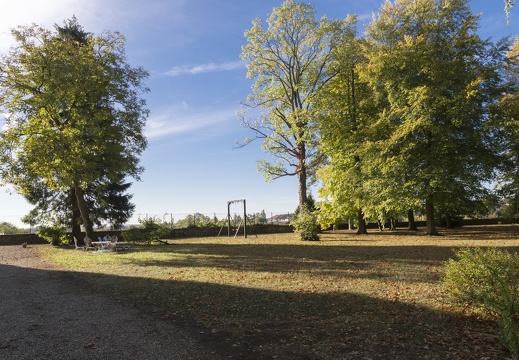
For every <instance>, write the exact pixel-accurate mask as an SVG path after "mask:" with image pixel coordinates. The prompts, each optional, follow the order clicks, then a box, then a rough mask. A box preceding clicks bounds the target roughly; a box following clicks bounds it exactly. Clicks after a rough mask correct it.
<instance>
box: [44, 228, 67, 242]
mask: <svg viewBox="0 0 519 360" xmlns="http://www.w3.org/2000/svg"><path fill="white" fill-rule="evenodd" d="M38 237H41V238H42V239H45V240H47V241H48V242H49V243H50V244H52V245H63V244H68V243H69V238H68V236H67V234H65V231H64V229H63V228H61V227H59V226H49V227H42V228H40V231H39V233H38Z"/></svg>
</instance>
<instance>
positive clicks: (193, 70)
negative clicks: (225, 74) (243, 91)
mask: <svg viewBox="0 0 519 360" xmlns="http://www.w3.org/2000/svg"><path fill="white" fill-rule="evenodd" d="M242 68H245V62H244V61H241V60H240V61H229V62H224V63H219V64H216V63H207V64H200V65H184V66H175V67H174V68H172V69H171V70H169V71H168V72H166V75H167V76H180V75H196V74H204V73H212V72H221V71H232V70H236V69H242Z"/></svg>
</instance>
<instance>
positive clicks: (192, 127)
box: [146, 103, 236, 139]
mask: <svg viewBox="0 0 519 360" xmlns="http://www.w3.org/2000/svg"><path fill="white" fill-rule="evenodd" d="M234 120H236V109H235V108H233V109H219V110H214V109H211V110H201V111H192V110H191V109H189V107H188V106H187V104H186V103H182V104H181V105H179V106H175V107H172V108H169V109H163V110H161V111H160V113H158V114H157V115H154V116H150V118H149V119H148V121H147V123H146V137H147V138H148V139H152V138H159V137H164V136H175V135H183V136H188V135H189V134H195V133H198V132H200V131H202V130H204V132H208V131H209V132H212V133H213V134H215V135H216V134H217V133H218V132H217V131H214V129H215V127H218V126H220V125H221V124H222V123H226V122H229V121H234Z"/></svg>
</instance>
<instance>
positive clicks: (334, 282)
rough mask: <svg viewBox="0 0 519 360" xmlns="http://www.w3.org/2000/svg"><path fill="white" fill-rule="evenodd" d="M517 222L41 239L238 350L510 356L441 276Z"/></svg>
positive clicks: (109, 284) (138, 299)
mask: <svg viewBox="0 0 519 360" xmlns="http://www.w3.org/2000/svg"><path fill="white" fill-rule="evenodd" d="M518 231H519V226H514V225H506V226H505V225H503V226H487V227H476V226H474V227H464V228H461V229H455V230H445V231H441V233H442V236H439V237H429V236H425V235H423V233H422V232H410V231H405V230H402V231H396V232H395V231H383V232H379V231H378V230H372V231H371V234H369V235H361V236H359V235H355V234H354V233H353V232H349V231H341V232H335V233H332V232H330V233H325V234H323V235H322V237H321V241H318V242H302V241H300V240H298V239H297V236H296V235H294V234H279V235H261V236H258V237H255V236H249V238H247V239H244V238H227V237H220V238H198V239H185V240H174V241H171V245H163V244H160V245H136V246H132V249H131V250H129V251H120V252H118V253H112V254H93V253H92V252H82V251H77V250H73V249H71V248H55V247H51V246H48V247H47V246H45V247H41V249H42V252H43V253H44V255H45V256H46V257H47V258H48V259H50V260H52V261H54V262H56V263H59V264H61V265H63V266H65V267H66V268H69V269H71V270H73V271H75V272H78V273H79V275H80V276H81V277H82V278H83V279H86V280H87V281H88V282H90V283H92V284H93V285H95V286H93V287H92V288H93V289H99V291H102V292H103V293H106V294H108V295H110V296H112V297H114V298H116V299H119V300H121V301H124V302H126V303H127V304H128V305H129V306H137V307H139V308H141V309H143V311H147V312H149V313H151V314H153V316H156V317H158V318H161V319H167V320H168V321H172V322H175V323H177V324H178V325H179V326H181V327H183V328H185V329H187V330H188V331H190V332H191V333H192V334H193V336H196V337H197V338H200V339H201V340H202V341H204V342H208V343H210V344H213V345H214V346H215V348H217V349H218V351H219V352H220V353H222V354H224V355H227V356H233V357H232V358H236V359H238V358H240V359H243V358H247V359H506V358H507V357H508V358H509V357H510V356H509V355H508V354H507V352H506V351H505V350H504V348H503V347H502V346H501V345H500V344H499V342H497V340H495V339H494V338H492V337H491V336H489V335H488V334H491V333H493V331H494V326H495V325H494V324H493V323H492V322H491V321H488V320H487V319H484V318H481V317H478V316H476V315H475V314H471V313H469V312H467V311H463V310H459V309H455V308H452V307H451V306H450V304H449V301H448V298H447V296H446V294H445V292H444V290H443V289H442V286H441V283H440V278H441V276H442V273H443V264H444V262H445V261H446V260H447V259H448V258H451V257H453V254H454V250H455V249H457V248H460V247H463V246H485V247H486V246H499V247H507V248H509V249H511V250H513V251H517V249H519V239H517V233H518ZM172 341H174V339H172Z"/></svg>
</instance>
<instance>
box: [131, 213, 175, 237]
mask: <svg viewBox="0 0 519 360" xmlns="http://www.w3.org/2000/svg"><path fill="white" fill-rule="evenodd" d="M141 223H142V227H138V228H130V229H128V230H125V231H123V238H124V240H125V241H128V242H141V241H142V242H148V243H149V242H152V241H154V240H158V239H162V238H165V237H168V236H169V235H170V233H171V230H170V228H169V227H168V226H166V225H164V224H161V223H159V222H157V221H155V220H154V219H153V218H150V219H148V220H143V221H142V222H141Z"/></svg>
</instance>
